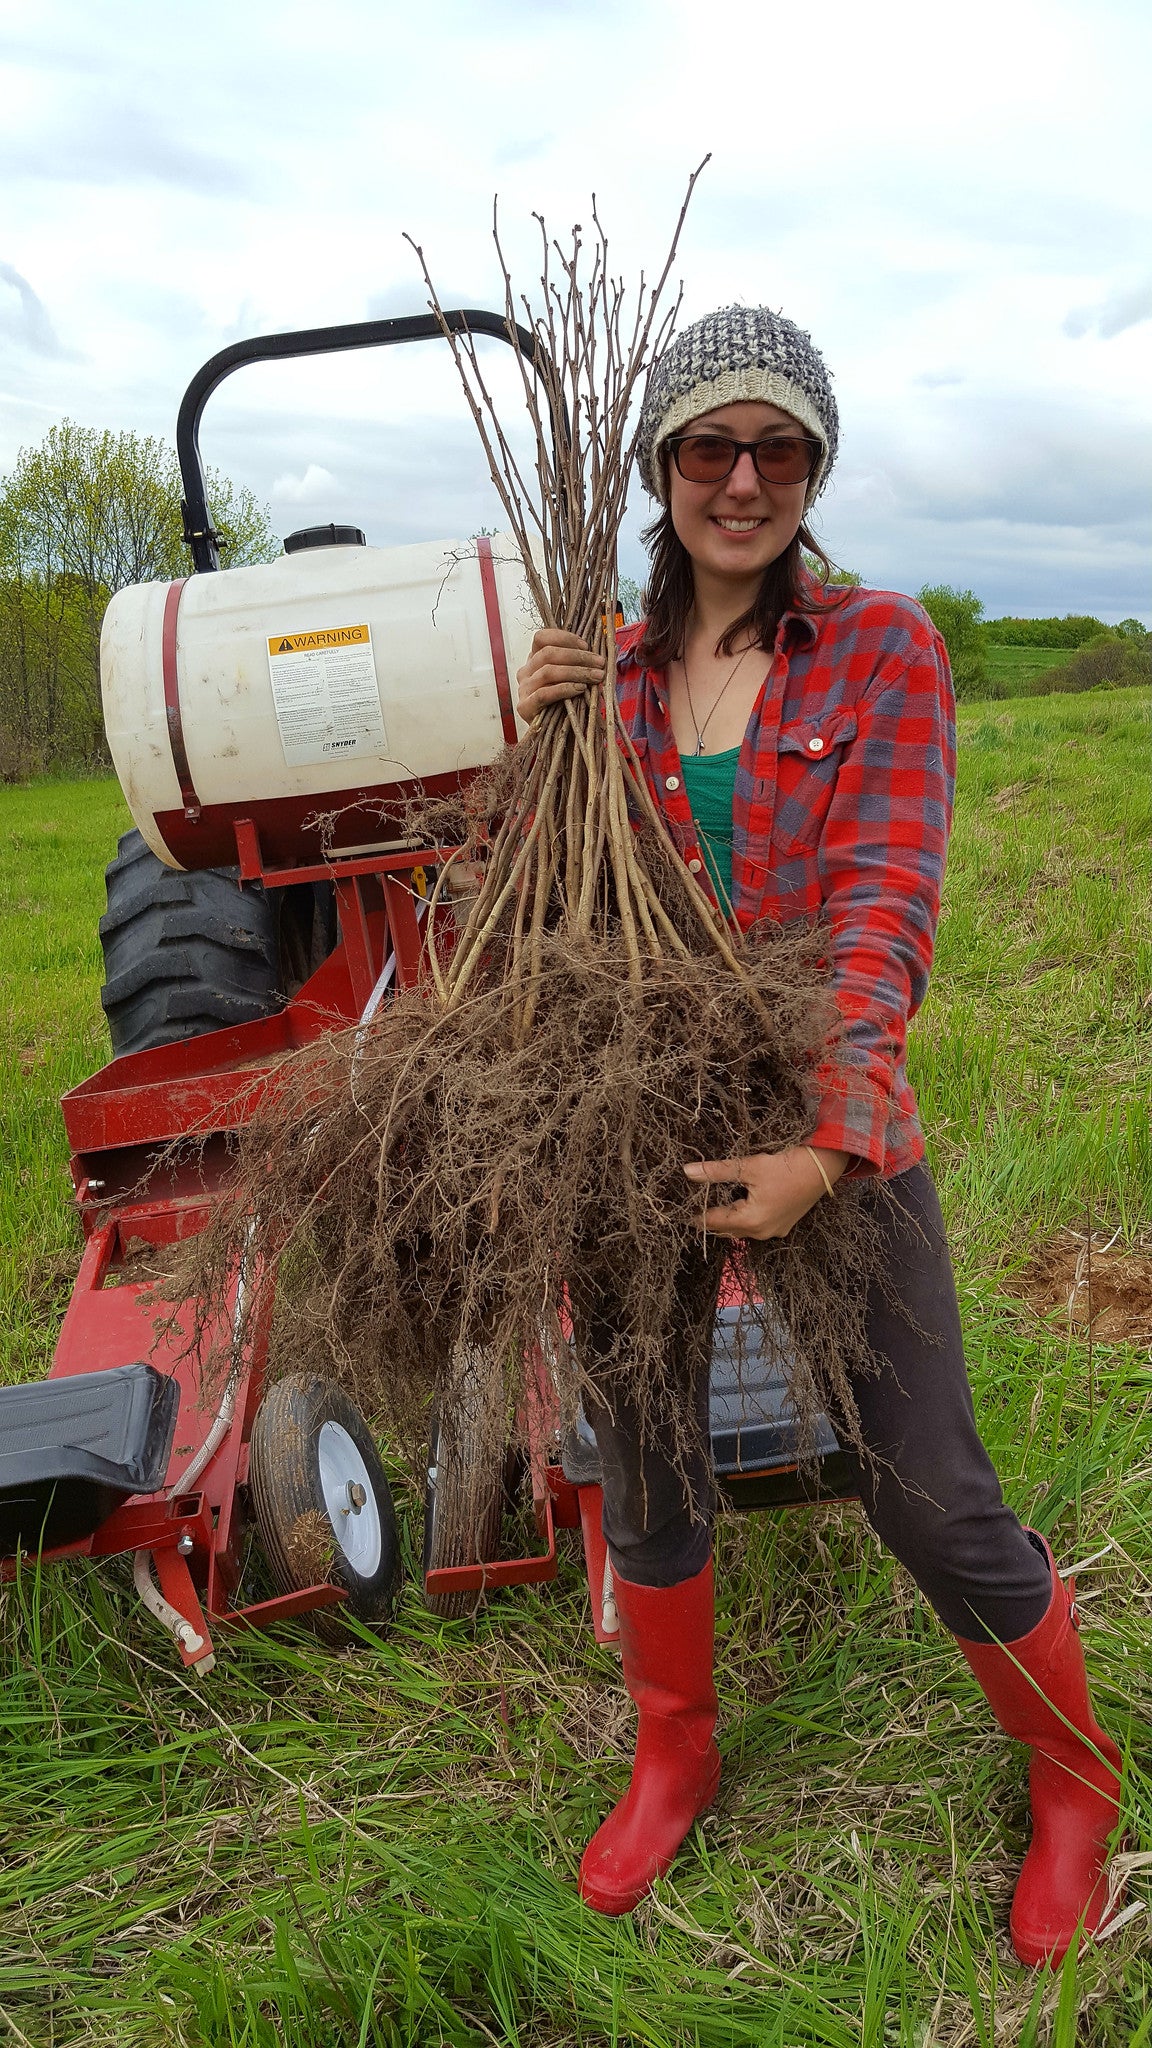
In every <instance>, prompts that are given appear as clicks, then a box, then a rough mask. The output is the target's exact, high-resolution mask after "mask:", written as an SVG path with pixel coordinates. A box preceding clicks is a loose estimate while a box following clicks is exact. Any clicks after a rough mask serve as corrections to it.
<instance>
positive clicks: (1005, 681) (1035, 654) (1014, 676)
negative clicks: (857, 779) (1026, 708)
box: [988, 647, 1076, 691]
mask: <svg viewBox="0 0 1152 2048" xmlns="http://www.w3.org/2000/svg"><path fill="white" fill-rule="evenodd" d="M1075 652H1076V649H1075V648H1074V647H989V649H988V680H989V682H993V683H997V684H1001V685H1003V687H1004V688H1005V689H1007V690H1009V691H1011V690H1013V689H1017V690H1019V689H1021V688H1025V687H1026V686H1027V685H1028V684H1029V683H1030V682H1031V680H1032V678H1033V676H1039V675H1043V673H1044V671H1045V669H1049V668H1062V667H1063V665H1064V663H1065V662H1066V661H1069V660H1070V659H1071V657H1072V655H1073V654H1075Z"/></svg>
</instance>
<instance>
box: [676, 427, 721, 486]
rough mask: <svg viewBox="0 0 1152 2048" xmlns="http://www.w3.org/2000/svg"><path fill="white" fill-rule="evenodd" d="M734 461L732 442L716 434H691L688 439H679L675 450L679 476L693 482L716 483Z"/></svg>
mask: <svg viewBox="0 0 1152 2048" xmlns="http://www.w3.org/2000/svg"><path fill="white" fill-rule="evenodd" d="M734 461H735V455H734V451H733V445H732V442H731V441H725V440H723V439H721V437H720V436H719V435H718V434H693V435H692V436H691V437H690V439H689V440H687V441H681V443H680V447H679V449H678V451H677V465H678V467H679V470H680V474H681V476H685V477H687V478H688V481H689V482H690V483H694V484H710V483H718V482H719V480H720V478H721V477H722V476H727V474H728V472H729V470H730V469H731V468H732V465H733V462H734Z"/></svg>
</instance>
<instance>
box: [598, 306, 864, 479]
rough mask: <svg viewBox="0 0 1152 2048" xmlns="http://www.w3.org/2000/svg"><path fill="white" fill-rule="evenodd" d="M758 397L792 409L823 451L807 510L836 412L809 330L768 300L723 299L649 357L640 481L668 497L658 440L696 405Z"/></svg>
mask: <svg viewBox="0 0 1152 2048" xmlns="http://www.w3.org/2000/svg"><path fill="white" fill-rule="evenodd" d="M746 399H759V400H760V401H761V402H762V403H764V404H766V405H778V406H779V407H780V410H781V412H790V413H791V414H792V417H793V419H797V420H799V422H800V424H801V426H802V427H807V429H808V431H809V433H810V434H814V435H815V437H816V439H817V440H818V441H819V443H820V445H821V447H822V449H823V451H824V452H823V454H822V455H821V457H820V460H819V462H818V463H817V465H816V467H815V469H814V470H813V472H812V474H811V476H810V477H809V479H808V489H807V492H806V493H805V498H804V509H805V511H807V509H808V507H809V505H810V504H811V503H812V500H813V498H815V497H816V496H817V495H818V493H819V492H820V491H822V490H823V488H824V485H825V484H826V482H827V481H828V474H829V471H830V470H831V468H832V464H833V463H834V462H835V460H836V447H837V442H838V440H839V428H840V420H839V415H838V413H837V411H836V400H835V398H834V397H833V396H832V379H831V378H830V376H829V375H828V370H827V367H826V365H825V362H824V358H823V356H822V355H821V354H820V351H819V349H817V348H816V347H815V346H814V344H813V342H812V338H811V336H810V335H807V334H805V332H804V330H803V328H802V327H797V326H796V325H795V323H794V322H793V321H791V320H786V319H785V318H784V315H783V314H782V313H774V312H773V311H772V309H771V307H770V306H721V307H720V309H719V311H718V312H716V313H709V314H707V315H706V317H705V318H704V319H703V320H697V321H696V322H695V323H694V324H693V325H692V326H691V327H686V328H685V329H684V331H683V333H682V334H678V335H676V337H675V339H674V340H673V341H672V342H670V343H669V345H668V347H667V348H666V349H665V351H664V354H663V355H662V356H661V357H660V360H659V362H657V363H656V364H654V365H653V368H652V370H651V372H650V373H649V377H648V387H647V390H646V391H645V393H644V406H643V410H642V412H641V415H640V431H639V434H638V436H637V441H636V458H637V462H638V464H639V468H640V475H641V478H642V480H643V482H644V485H645V488H646V489H647V490H649V491H650V492H651V493H652V496H653V497H654V498H659V500H660V503H661V504H662V505H666V504H667V503H668V484H667V479H666V475H665V467H664V458H663V445H664V442H665V441H666V440H667V439H668V436H669V434H675V433H677V432H678V431H679V429H680V428H681V427H684V426H687V425H688V422H689V421H690V420H694V419H698V418H699V416H700V414H701V413H702V412H712V411H713V410H714V408H715V407H716V406H719V405H736V404H737V403H739V402H741V401H743V400H746Z"/></svg>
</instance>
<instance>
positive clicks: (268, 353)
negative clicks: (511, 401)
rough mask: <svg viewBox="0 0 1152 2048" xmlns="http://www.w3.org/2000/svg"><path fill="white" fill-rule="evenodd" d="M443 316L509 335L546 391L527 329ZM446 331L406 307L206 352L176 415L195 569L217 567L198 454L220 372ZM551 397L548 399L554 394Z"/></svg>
mask: <svg viewBox="0 0 1152 2048" xmlns="http://www.w3.org/2000/svg"><path fill="white" fill-rule="evenodd" d="M444 319H445V321H446V323H447V325H448V326H449V328H450V329H451V330H452V332H453V334H466V333H469V334H488V335H491V336H492V337H493V338H494V339H495V340H496V341H506V342H507V343H508V345H509V347H510V348H518V349H519V351H520V354H521V355H522V356H523V357H524V358H525V360H526V361H527V362H529V363H531V365H532V368H533V369H534V370H535V372H536V375H537V376H538V377H540V378H541V382H542V383H543V384H544V389H545V392H546V393H548V384H547V380H546V379H544V378H543V377H542V376H541V370H540V360H539V358H540V353H541V347H540V343H539V342H538V340H537V338H536V336H535V335H534V334H533V333H532V332H531V331H530V329H529V328H527V327H521V326H519V325H518V324H517V323H516V322H514V321H510V320H508V319H507V318H506V317H505V315H504V314H503V313H485V312H482V311H480V310H479V309H477V308H473V307H471V306H464V307H457V308H455V309H453V311H451V312H448V313H445V315H444ZM443 333H444V330H443V328H442V327H441V325H440V321H439V319H438V318H437V316H436V314H435V313H409V314H405V315H404V316H403V317H402V318H400V319H396V320H353V321H351V322H349V323H348V324H347V325H345V326H343V327H301V328H299V329H297V331H296V332H295V333H288V334H254V335H252V336H251V338H250V339H249V340H248V341H234V342H233V343H232V345H231V347H230V348H222V349H221V350H220V352H219V354H218V355H214V356H210V357H209V359H208V361H207V362H206V363H205V364H204V367H203V369H200V370H197V372H196V375H195V376H194V377H193V379H192V382H191V383H190V384H189V386H188V389H187V391H186V392H185V393H184V396H183V398H182V400H181V402H180V412H179V415H178V417H177V420H176V456H177V460H178V461H179V464H180V481H181V483H182V484H183V486H184V496H183V498H182V499H181V501H180V510H181V513H182V514H183V518H184V538H185V540H186V541H187V543H188V546H189V547H190V548H191V550H192V561H193V565H194V567H195V568H196V570H197V571H201V570H205V569H218V568H219V567H220V536H219V534H218V533H217V532H216V531H215V530H214V528H213V525H212V520H211V516H210V514H209V511H208V497H207V486H206V482H205V477H204V463H203V459H202V457H201V454H200V419H201V415H202V414H203V411H204V407H205V405H206V404H207V402H208V400H209V398H210V397H211V396H212V393H213V392H214V391H215V389H216V387H217V385H218V384H222V383H223V382H224V379H225V377H230V376H231V375H232V372H233V370H240V369H243V367H244V365H245V363H267V362H276V361H278V360H280V359H281V358H282V357H290V356H325V355H333V354H336V353H338V352H341V351H343V350H345V349H353V348H387V347H389V346H390V345H391V344H392V343H393V342H398V341H438V340H442V339H443ZM548 396H549V405H550V406H551V394H550V393H549V394H548ZM552 432H553V435H554V437H555V439H556V441H557V442H561V441H567V439H568V418H567V413H566V412H565V414H564V417H563V418H562V419H557V417H556V413H555V410H554V409H553V410H552Z"/></svg>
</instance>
